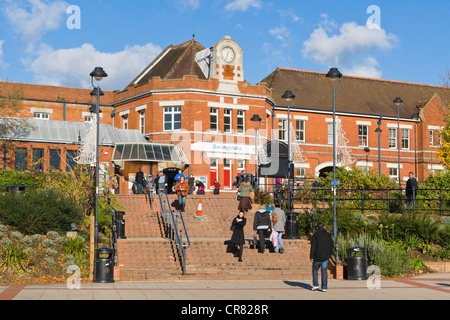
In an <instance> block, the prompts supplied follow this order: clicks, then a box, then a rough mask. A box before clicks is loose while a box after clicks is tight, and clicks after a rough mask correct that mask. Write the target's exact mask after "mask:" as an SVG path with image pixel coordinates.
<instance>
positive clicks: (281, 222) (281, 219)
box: [273, 202, 286, 253]
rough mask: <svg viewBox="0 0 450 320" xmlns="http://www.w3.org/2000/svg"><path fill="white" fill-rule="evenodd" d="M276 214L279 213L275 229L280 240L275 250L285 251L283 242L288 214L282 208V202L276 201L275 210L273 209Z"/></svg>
mask: <svg viewBox="0 0 450 320" xmlns="http://www.w3.org/2000/svg"><path fill="white" fill-rule="evenodd" d="M273 212H275V214H276V215H277V222H276V223H275V224H274V226H273V230H275V231H276V232H277V233H278V235H277V237H278V241H277V245H276V246H275V248H274V251H275V252H280V253H284V243H283V233H284V226H285V224H286V215H285V214H284V211H283V210H282V209H281V208H280V203H279V202H275V210H273Z"/></svg>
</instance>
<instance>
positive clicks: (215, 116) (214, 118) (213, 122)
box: [209, 108, 219, 131]
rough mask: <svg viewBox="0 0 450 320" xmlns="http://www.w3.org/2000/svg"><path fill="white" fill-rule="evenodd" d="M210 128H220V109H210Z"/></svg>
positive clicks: (214, 129) (213, 129)
mask: <svg viewBox="0 0 450 320" xmlns="http://www.w3.org/2000/svg"><path fill="white" fill-rule="evenodd" d="M209 130H211V131H217V130H219V109H217V108H211V109H209Z"/></svg>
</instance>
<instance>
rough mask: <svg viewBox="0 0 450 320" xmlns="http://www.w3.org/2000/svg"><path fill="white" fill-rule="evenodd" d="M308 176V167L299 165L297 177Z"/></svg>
mask: <svg viewBox="0 0 450 320" xmlns="http://www.w3.org/2000/svg"><path fill="white" fill-rule="evenodd" d="M305 176H306V168H302V167H297V168H296V177H297V178H304V177H305Z"/></svg>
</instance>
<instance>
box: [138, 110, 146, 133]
mask: <svg viewBox="0 0 450 320" xmlns="http://www.w3.org/2000/svg"><path fill="white" fill-rule="evenodd" d="M139 131H140V132H141V133H142V134H145V110H141V111H139Z"/></svg>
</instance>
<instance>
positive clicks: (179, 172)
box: [174, 169, 186, 184]
mask: <svg viewBox="0 0 450 320" xmlns="http://www.w3.org/2000/svg"><path fill="white" fill-rule="evenodd" d="M180 177H183V178H184V179H186V176H185V175H184V174H183V171H181V169H179V170H178V173H177V175H176V176H175V178H174V180H175V184H177V183H178V182H179V181H180Z"/></svg>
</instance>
